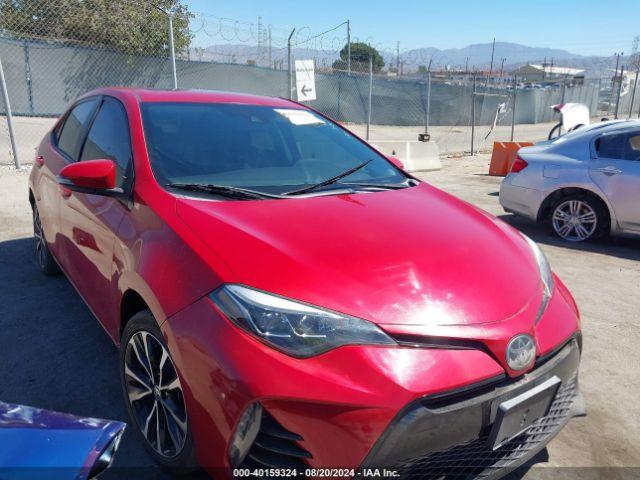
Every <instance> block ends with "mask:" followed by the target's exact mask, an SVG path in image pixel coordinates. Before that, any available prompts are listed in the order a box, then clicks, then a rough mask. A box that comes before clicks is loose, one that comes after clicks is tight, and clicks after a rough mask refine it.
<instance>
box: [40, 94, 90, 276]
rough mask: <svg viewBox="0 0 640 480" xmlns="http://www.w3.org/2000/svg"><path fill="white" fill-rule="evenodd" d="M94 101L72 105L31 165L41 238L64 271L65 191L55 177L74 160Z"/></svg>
mask: <svg viewBox="0 0 640 480" xmlns="http://www.w3.org/2000/svg"><path fill="white" fill-rule="evenodd" d="M98 102H99V99H98V98H95V97H94V98H89V99H83V100H81V101H80V102H78V103H77V104H76V105H74V106H73V107H72V108H71V109H70V110H69V111H68V113H67V114H66V115H65V116H63V119H62V121H61V122H60V123H58V125H56V128H54V130H53V131H52V132H51V135H50V137H49V140H48V141H44V142H42V143H41V145H40V148H39V150H38V153H37V155H38V159H37V162H36V164H35V166H34V168H37V169H39V172H38V173H39V175H38V185H37V187H36V203H37V206H38V212H39V214H40V219H41V221H42V227H43V229H44V235H45V238H46V240H47V243H48V244H49V248H50V250H51V252H52V253H53V255H54V256H55V257H56V259H57V260H58V262H60V263H61V264H62V266H63V268H65V269H66V261H65V258H64V255H63V252H62V250H63V248H62V242H61V239H60V236H59V233H60V224H59V221H60V202H61V198H62V195H66V194H67V192H66V191H65V189H62V188H61V187H60V185H59V184H58V181H57V179H56V177H57V175H58V174H59V173H60V170H62V169H63V168H64V167H65V166H66V165H67V164H69V163H70V162H74V161H75V160H76V159H77V157H78V154H79V151H80V146H81V145H82V142H83V140H84V137H85V135H86V133H87V125H88V124H89V122H90V120H91V118H92V117H93V113H94V112H95V109H96V107H97V105H98Z"/></svg>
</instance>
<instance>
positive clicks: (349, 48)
mask: <svg viewBox="0 0 640 480" xmlns="http://www.w3.org/2000/svg"><path fill="white" fill-rule="evenodd" d="M347 73H348V74H349V75H351V21H350V20H347Z"/></svg>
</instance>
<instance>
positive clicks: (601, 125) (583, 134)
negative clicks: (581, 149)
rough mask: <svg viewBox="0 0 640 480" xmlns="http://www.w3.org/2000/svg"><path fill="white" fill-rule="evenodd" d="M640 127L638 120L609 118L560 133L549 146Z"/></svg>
mask: <svg viewBox="0 0 640 480" xmlns="http://www.w3.org/2000/svg"><path fill="white" fill-rule="evenodd" d="M638 128H640V120H609V121H605V122H598V123H592V124H590V125H587V126H585V127H582V128H578V129H576V130H573V131H572V132H569V133H567V134H565V135H562V136H560V137H558V138H556V139H554V140H552V142H551V143H549V146H552V145H553V146H560V145H563V144H567V143H569V142H581V141H583V140H584V139H585V138H592V137H593V136H595V135H601V134H603V133H611V132H618V131H626V130H633V129H638Z"/></svg>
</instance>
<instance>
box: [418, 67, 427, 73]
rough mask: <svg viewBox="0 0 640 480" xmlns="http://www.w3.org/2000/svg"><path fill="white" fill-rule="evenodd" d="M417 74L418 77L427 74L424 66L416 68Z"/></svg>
mask: <svg viewBox="0 0 640 480" xmlns="http://www.w3.org/2000/svg"><path fill="white" fill-rule="evenodd" d="M418 73H419V74H420V75H426V74H427V73H428V70H427V66H426V65H420V66H418Z"/></svg>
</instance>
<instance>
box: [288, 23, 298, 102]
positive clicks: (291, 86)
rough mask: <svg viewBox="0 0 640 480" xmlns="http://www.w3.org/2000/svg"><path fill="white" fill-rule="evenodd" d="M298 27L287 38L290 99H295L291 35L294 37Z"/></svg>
mask: <svg viewBox="0 0 640 480" xmlns="http://www.w3.org/2000/svg"><path fill="white" fill-rule="evenodd" d="M295 31H296V29H295V28H294V29H293V30H291V33H290V34H289V38H288V39H287V70H288V72H289V73H288V76H289V99H290V100H291V99H293V71H292V70H291V68H292V66H291V37H293V32H295Z"/></svg>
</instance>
